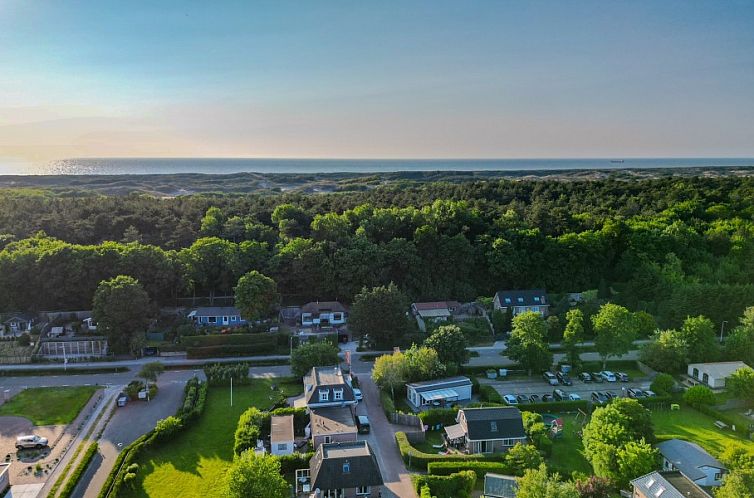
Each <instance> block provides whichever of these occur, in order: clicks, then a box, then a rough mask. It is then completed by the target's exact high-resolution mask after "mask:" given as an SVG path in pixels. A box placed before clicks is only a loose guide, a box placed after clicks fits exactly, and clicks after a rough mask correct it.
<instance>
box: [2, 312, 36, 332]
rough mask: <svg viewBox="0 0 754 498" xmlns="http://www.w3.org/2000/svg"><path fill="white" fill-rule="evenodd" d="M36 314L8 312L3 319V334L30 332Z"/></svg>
mask: <svg viewBox="0 0 754 498" xmlns="http://www.w3.org/2000/svg"><path fill="white" fill-rule="evenodd" d="M35 320H36V316H35V315H34V314H32V313H10V314H8V315H6V316H5V320H3V325H4V326H5V327H4V330H5V332H4V334H5V335H19V334H21V333H22V332H30V331H31V329H32V327H33V326H34V322H35Z"/></svg>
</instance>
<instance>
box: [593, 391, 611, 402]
mask: <svg viewBox="0 0 754 498" xmlns="http://www.w3.org/2000/svg"><path fill="white" fill-rule="evenodd" d="M608 401H610V398H608V397H607V394H605V393H603V392H602V391H594V392H593V393H592V403H594V404H595V405H604V404H607V402H608Z"/></svg>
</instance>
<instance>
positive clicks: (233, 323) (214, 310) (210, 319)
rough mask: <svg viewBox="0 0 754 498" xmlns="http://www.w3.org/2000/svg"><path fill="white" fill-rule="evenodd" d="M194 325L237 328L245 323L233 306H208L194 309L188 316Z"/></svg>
mask: <svg viewBox="0 0 754 498" xmlns="http://www.w3.org/2000/svg"><path fill="white" fill-rule="evenodd" d="M188 317H189V319H191V321H193V322H194V323H195V324H197V325H200V326H204V327H238V326H239V325H243V324H245V323H246V320H244V319H243V318H241V312H240V311H238V308H236V307H235V306H209V307H203V308H196V309H195V310H191V312H190V313H189V314H188Z"/></svg>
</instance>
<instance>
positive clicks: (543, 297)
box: [492, 289, 550, 316]
mask: <svg viewBox="0 0 754 498" xmlns="http://www.w3.org/2000/svg"><path fill="white" fill-rule="evenodd" d="M492 306H493V308H494V309H496V310H500V311H502V312H507V311H508V310H511V312H512V313H513V316H516V315H518V314H519V313H523V312H525V311H533V312H535V313H539V314H540V315H542V316H547V315H548V312H549V308H550V304H549V302H548V301H547V293H546V292H545V291H544V289H529V290H501V291H497V292H496V293H495V297H494V299H493V300H492Z"/></svg>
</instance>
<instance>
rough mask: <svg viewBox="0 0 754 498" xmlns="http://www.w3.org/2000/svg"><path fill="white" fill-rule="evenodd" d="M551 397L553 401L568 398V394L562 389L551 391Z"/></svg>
mask: <svg viewBox="0 0 754 498" xmlns="http://www.w3.org/2000/svg"><path fill="white" fill-rule="evenodd" d="M552 397H553V399H554V400H555V401H564V400H566V399H568V394H567V393H566V392H565V391H564V390H562V389H555V390H554V391H552Z"/></svg>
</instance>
